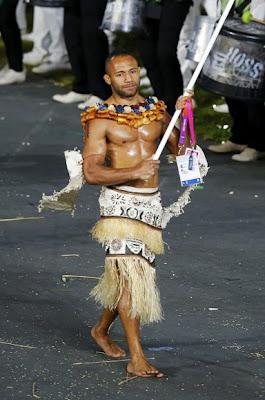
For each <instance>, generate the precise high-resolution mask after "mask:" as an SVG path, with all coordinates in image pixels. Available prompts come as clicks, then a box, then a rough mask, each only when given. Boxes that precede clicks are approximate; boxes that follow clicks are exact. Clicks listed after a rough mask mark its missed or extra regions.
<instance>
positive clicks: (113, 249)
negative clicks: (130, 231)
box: [105, 239, 155, 267]
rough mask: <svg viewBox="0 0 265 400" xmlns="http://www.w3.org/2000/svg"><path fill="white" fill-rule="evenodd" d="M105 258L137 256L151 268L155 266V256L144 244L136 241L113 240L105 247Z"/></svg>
mask: <svg viewBox="0 0 265 400" xmlns="http://www.w3.org/2000/svg"><path fill="white" fill-rule="evenodd" d="M105 249H106V255H107V256H117V255H120V256H122V255H138V256H141V257H143V258H144V259H145V260H146V261H147V262H148V263H149V264H150V265H151V266H152V267H154V266H155V254H154V253H152V252H151V251H150V250H149V249H148V248H147V246H146V245H145V243H143V242H142V241H141V240H137V239H124V240H120V239H113V240H111V241H110V242H109V243H108V244H107V245H106V247H105Z"/></svg>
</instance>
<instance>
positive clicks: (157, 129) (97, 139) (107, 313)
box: [83, 53, 186, 378]
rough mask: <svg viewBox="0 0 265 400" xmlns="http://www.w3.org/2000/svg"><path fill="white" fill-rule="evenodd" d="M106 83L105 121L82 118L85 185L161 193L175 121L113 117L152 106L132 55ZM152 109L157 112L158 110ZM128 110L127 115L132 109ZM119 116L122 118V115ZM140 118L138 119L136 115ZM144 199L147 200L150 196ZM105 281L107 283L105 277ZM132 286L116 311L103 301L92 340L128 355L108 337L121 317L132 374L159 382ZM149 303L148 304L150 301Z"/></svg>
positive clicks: (111, 62) (114, 64)
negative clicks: (162, 142) (161, 151)
mask: <svg viewBox="0 0 265 400" xmlns="http://www.w3.org/2000/svg"><path fill="white" fill-rule="evenodd" d="M104 80H105V82H106V83H107V84H108V85H110V86H111V89H112V96H111V97H110V98H109V99H108V100H107V101H106V102H105V106H103V107H102V111H101V112H106V118H104V116H102V115H101V117H97V115H96V116H95V114H94V118H92V117H91V118H90V119H86V118H85V116H86V115H87V114H86V113H84V115H83V126H84V130H85V143H84V149H83V159H84V163H83V171H84V176H85V179H86V181H87V182H88V183H89V184H92V185H94V184H96V185H103V186H105V187H111V188H113V187H114V188H116V189H117V188H118V189H117V193H123V190H124V189H123V188H124V187H126V188H130V190H131V191H136V192H139V191H140V192H143V193H145V192H146V193H152V190H154V191H157V187H158V169H159V164H160V161H159V160H152V156H153V154H154V153H155V150H156V148H157V143H158V141H159V139H160V138H161V136H162V135H163V133H164V131H165V129H166V127H167V125H168V123H169V121H170V117H169V115H168V114H167V112H166V111H164V110H162V111H161V109H160V112H158V115H159V117H157V119H154V117H152V118H151V119H153V120H152V121H149V122H148V121H144V124H142V125H141V123H137V124H138V125H140V126H139V127H135V126H137V124H136V125H135V126H132V124H126V123H124V124H123V123H119V121H117V120H115V117H113V118H110V117H109V115H108V110H107V111H106V107H108V108H109V109H110V110H112V111H113V110H114V109H113V105H114V106H115V105H116V106H117V105H119V106H123V107H126V106H127V107H128V106H132V107H134V105H137V104H140V107H141V105H143V104H146V109H147V110H148V109H149V105H150V103H145V102H146V100H145V99H144V98H143V97H142V96H140V95H139V93H138V89H139V83H140V68H139V66H138V63H137V61H136V59H135V58H134V57H133V56H131V55H130V54H128V53H116V54H113V55H111V56H110V57H109V58H108V59H107V61H106V74H105V75H104ZM150 101H151V100H150ZM185 101H186V98H184V97H181V98H180V99H179V100H178V101H177V104H176V107H177V108H182V107H183V106H184V103H185ZM151 104H152V102H151ZM157 104H158V103H157ZM104 107H105V109H104ZM151 108H153V109H154V107H151ZM122 109H123V108H121V109H120V110H122ZM125 110H127V111H128V109H125ZM140 110H141V108H140ZM92 111H93V110H92ZM116 111H117V110H116ZM93 112H94V111H93ZM148 112H149V111H148ZM148 112H147V113H146V114H148ZM113 114H114V113H112V115H113ZM131 114H132V113H130V108H129V111H128V114H124V115H125V117H126V116H127V115H129V116H130V115H131ZM107 115H108V116H107ZM120 115H121V116H123V114H120ZM138 115H139V113H137V116H138ZM148 115H149V114H148ZM178 134H179V132H178V130H177V129H174V131H173V133H172V134H171V136H170V139H169V141H168V145H167V147H168V149H169V151H170V153H172V154H177V153H178ZM106 161H107V164H106ZM123 185H125V186H123ZM119 188H120V189H121V190H119ZM116 189H115V190H116ZM124 193H125V192H124ZM143 193H142V196H144V195H146V196H148V195H147V194H143ZM136 197H137V193H136ZM137 199H139V197H138V198H137ZM106 219H107V220H108V218H106V217H104V219H103V222H106ZM120 220H121V218H120ZM112 221H113V220H112ZM122 222H123V221H122ZM126 222H127V223H128V226H129V227H130V224H129V223H130V220H129V219H127V220H126ZM133 222H134V221H133ZM112 223H113V222H112ZM136 223H137V222H136ZM143 225H144V224H142V226H143ZM112 226H114V225H112ZM112 230H113V237H117V232H116V228H113V229H112ZM134 239H137V237H134ZM131 256H132V255H131ZM127 257H128V255H127ZM129 257H130V256H129ZM134 258H135V257H134ZM127 259H128V258H127ZM115 268H116V270H117V269H118V273H117V276H118V278H116V279H120V276H121V275H122V267H120V266H119V264H116V266H115ZM147 269H149V270H150V269H153V267H152V266H148V267H147ZM147 273H148V271H147ZM140 276H141V275H140ZM104 279H106V276H105V277H104ZM140 279H141V278H139V282H140ZM111 284H112V281H111ZM106 285H108V283H107V284H106ZM129 286H130V285H129V284H126V283H125V284H124V286H123V288H122V290H121V291H120V295H119V298H118V301H117V302H116V303H115V305H112V306H109V307H108V306H106V305H107V304H108V303H107V301H105V299H103V300H102V299H100V302H101V304H102V305H103V306H104V307H105V308H104V311H103V314H102V316H101V317H100V319H99V321H98V322H97V323H96V325H95V326H94V327H93V328H92V331H91V334H92V337H93V338H94V340H95V341H96V343H97V344H98V345H99V346H100V347H101V348H102V349H103V351H104V352H105V353H106V354H107V355H109V356H111V357H114V358H118V357H124V356H125V352H124V350H123V349H121V348H120V347H119V346H118V345H117V344H116V343H115V342H113V341H112V340H111V338H110V336H109V333H108V331H109V328H110V325H111V324H112V322H113V321H114V320H115V318H116V317H117V316H119V318H120V320H121V323H122V326H123V329H124V332H125V335H126V338H127V342H128V347H129V351H130V354H131V361H130V362H129V363H128V366H127V371H128V372H129V373H132V374H134V375H137V376H141V377H150V376H156V377H158V378H160V377H162V376H163V374H162V373H161V372H159V371H158V370H157V369H156V368H155V367H154V366H152V365H151V364H150V363H149V362H148V361H147V359H146V357H145V355H144V353H143V349H142V346H141V342H140V334H139V328H140V323H141V315H140V312H139V314H137V313H136V316H134V317H133V316H132V313H130V307H131V304H132V302H133V300H134V299H133V293H134V292H133V291H130V290H129ZM100 290H101V289H100ZM102 290H103V289H102ZM146 290H147V289H146ZM107 295H108V293H107V294H106V296H107ZM95 297H96V299H97V300H98V298H99V297H100V295H99V293H98V292H97V294H95ZM148 297H149V295H148V296H147V298H148ZM147 298H146V299H145V300H144V301H148V299H147ZM151 311H152V310H151ZM154 319H155V318H154ZM150 321H151V319H150ZM150 321H148V322H150ZM151 322H152V321H151Z"/></svg>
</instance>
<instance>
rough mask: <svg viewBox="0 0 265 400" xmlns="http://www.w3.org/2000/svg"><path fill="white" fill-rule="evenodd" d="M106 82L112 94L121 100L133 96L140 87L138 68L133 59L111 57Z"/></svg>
mask: <svg viewBox="0 0 265 400" xmlns="http://www.w3.org/2000/svg"><path fill="white" fill-rule="evenodd" d="M107 82H108V83H109V84H110V85H111V87H112V91H113V93H114V94H115V93H116V94H117V95H118V96H120V97H122V98H128V97H133V96H135V95H136V93H137V91H138V88H139V85H140V68H139V66H138V63H137V61H136V60H135V58H133V57H131V56H129V55H128V56H117V57H113V59H111V61H110V62H109V65H108V71H107Z"/></svg>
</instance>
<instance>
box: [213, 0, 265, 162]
mask: <svg viewBox="0 0 265 400" xmlns="http://www.w3.org/2000/svg"><path fill="white" fill-rule="evenodd" d="M250 10H251V15H252V17H253V18H255V19H256V20H261V18H263V20H261V22H263V23H264V22H265V2H264V0H262V1H260V0H252V2H251V4H250ZM264 98H265V93H264ZM225 99H226V103H227V105H228V108H229V112H230V114H231V117H232V120H233V125H232V128H231V132H232V135H231V137H230V140H227V141H225V142H223V143H220V144H213V145H210V146H209V147H208V149H209V150H210V151H213V152H215V153H230V152H240V154H234V155H233V156H232V160H234V161H241V162H249V161H256V160H257V159H259V158H264V157H265V136H264V132H265V104H264V101H260V102H250V101H243V100H237V99H232V98H228V97H226V98H225Z"/></svg>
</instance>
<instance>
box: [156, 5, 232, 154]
mask: <svg viewBox="0 0 265 400" xmlns="http://www.w3.org/2000/svg"><path fill="white" fill-rule="evenodd" d="M234 2H235V0H229V1H228V3H227V5H226V7H225V9H224V12H223V14H222V16H221V18H220V20H219V21H218V24H217V25H216V27H215V30H214V32H213V34H212V36H211V39H210V41H209V43H208V45H207V47H206V49H205V51H204V53H203V55H202V58H201V60H200V62H199V63H198V65H197V67H196V69H195V71H194V73H193V75H192V77H191V80H190V82H189V84H188V86H187V88H186V90H185V92H184V95H188V91H189V90H193V87H194V85H195V83H196V81H197V79H198V77H199V75H200V73H201V70H202V68H203V66H204V63H205V61H206V58H207V57H208V55H209V53H210V51H211V50H212V47H213V45H214V42H215V40H216V38H217V36H218V35H219V33H220V31H221V29H222V27H223V24H224V22H225V20H226V18H227V16H228V14H229V12H230V10H231V8H232V6H233V4H234ZM180 114H181V110H176V111H175V113H174V115H173V117H172V119H171V121H170V123H169V125H168V127H167V129H166V131H165V133H164V136H163V138H162V140H161V142H160V143H159V146H158V148H157V150H156V152H155V154H154V156H153V159H154V160H158V159H159V158H160V156H161V153H162V151H163V150H164V147H165V145H166V143H167V141H168V138H169V136H170V134H171V132H172V130H173V128H174V126H175V124H176V122H177V120H178V118H179V116H180Z"/></svg>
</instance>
